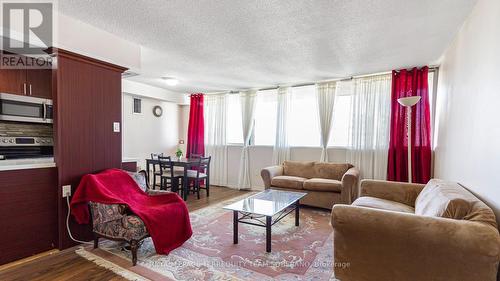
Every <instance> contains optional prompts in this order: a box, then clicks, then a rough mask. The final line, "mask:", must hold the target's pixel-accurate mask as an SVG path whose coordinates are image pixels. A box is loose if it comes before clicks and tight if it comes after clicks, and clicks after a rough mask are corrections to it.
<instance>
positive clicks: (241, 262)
mask: <svg viewBox="0 0 500 281" xmlns="http://www.w3.org/2000/svg"><path fill="white" fill-rule="evenodd" d="M245 196H248V195H245ZM240 199H242V197H240V198H235V199H231V200H229V201H226V202H223V203H219V204H216V205H212V206H209V207H206V208H204V209H200V210H197V211H194V212H192V213H191V214H190V216H191V223H192V227H193V232H194V233H193V236H192V237H191V239H189V240H188V241H187V242H186V243H184V245H183V246H182V247H180V248H178V249H176V250H174V251H172V252H171V253H170V255H168V256H165V255H157V254H156V252H155V250H154V246H153V243H152V241H151V239H150V238H149V239H146V240H144V242H143V243H142V245H141V247H140V248H139V251H138V263H137V266H134V267H132V266H131V262H130V257H131V254H130V252H129V251H128V250H126V249H125V246H126V245H125V244H123V243H118V242H113V241H109V240H104V241H102V242H101V243H100V246H99V247H100V248H99V249H96V250H94V249H92V247H91V246H88V247H85V248H81V249H80V250H78V251H77V253H78V254H80V255H81V256H83V257H85V258H87V259H89V260H91V261H94V262H95V263H97V264H99V265H101V266H104V267H106V268H109V269H111V270H113V271H114V272H116V273H118V274H120V275H122V276H124V277H125V278H128V279H131V280H147V279H149V280H259V281H264V280H335V279H334V278H333V277H332V269H333V264H332V262H333V260H332V255H333V239H332V228H331V226H330V213H329V212H328V211H325V210H318V209H313V208H305V207H304V208H301V210H300V226H298V227H296V226H295V221H294V219H295V218H294V214H293V213H292V214H289V215H288V216H286V217H285V218H283V219H282V220H281V221H279V222H278V223H276V224H275V225H274V226H273V228H272V252H271V253H266V251H265V245H266V244H265V228H263V227H257V226H252V225H245V224H240V225H239V243H238V244H237V245H234V244H233V225H232V219H233V217H232V212H230V211H227V210H224V209H222V207H223V206H225V205H227V204H229V203H232V202H235V201H237V200H240ZM112 265H115V267H113V266H112Z"/></svg>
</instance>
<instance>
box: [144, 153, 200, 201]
mask: <svg viewBox="0 0 500 281" xmlns="http://www.w3.org/2000/svg"><path fill="white" fill-rule="evenodd" d="M161 161H165V160H159V159H151V158H150V159H146V173H147V174H148V179H151V177H150V165H159V164H160V162H161ZM199 162H200V158H186V157H172V158H171V159H170V163H171V164H172V166H174V167H182V168H183V170H184V175H183V177H182V185H181V197H182V199H184V201H186V200H187V195H188V175H187V171H188V170H189V169H190V168H191V167H194V166H197V165H198V164H199ZM153 188H155V187H153Z"/></svg>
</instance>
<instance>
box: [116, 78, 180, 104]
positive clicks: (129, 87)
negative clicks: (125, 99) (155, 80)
mask: <svg viewBox="0 0 500 281" xmlns="http://www.w3.org/2000/svg"><path fill="white" fill-rule="evenodd" d="M122 92H124V93H128V94H131V95H137V96H143V97H148V98H152V99H157V100H163V101H170V102H173V103H177V104H184V103H185V102H186V96H187V95H186V94H181V93H176V92H171V91H168V90H165V89H163V88H158V87H155V86H150V85H147V84H144V83H139V82H136V81H131V80H128V79H122Z"/></svg>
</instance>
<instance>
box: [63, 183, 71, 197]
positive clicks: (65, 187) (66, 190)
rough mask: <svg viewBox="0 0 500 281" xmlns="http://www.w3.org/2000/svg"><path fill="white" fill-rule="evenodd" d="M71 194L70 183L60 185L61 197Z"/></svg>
mask: <svg viewBox="0 0 500 281" xmlns="http://www.w3.org/2000/svg"><path fill="white" fill-rule="evenodd" d="M68 196H71V185H63V187H62V197H68Z"/></svg>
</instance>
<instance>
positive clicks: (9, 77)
mask: <svg viewBox="0 0 500 281" xmlns="http://www.w3.org/2000/svg"><path fill="white" fill-rule="evenodd" d="M2 53H3V52H2ZM0 93H7V94H15V95H23V96H32V97H39V98H45V99H52V69H5V68H4V69H0Z"/></svg>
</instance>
